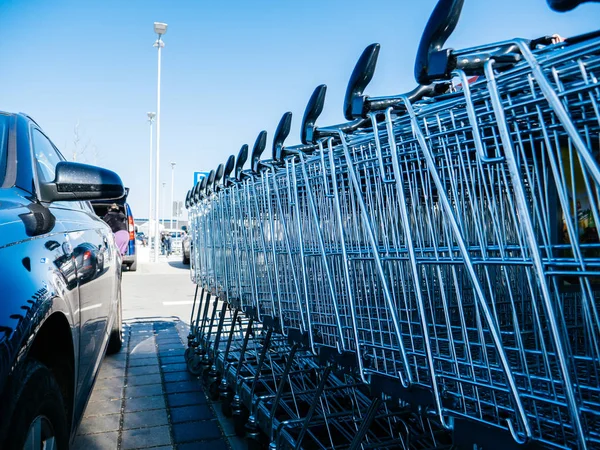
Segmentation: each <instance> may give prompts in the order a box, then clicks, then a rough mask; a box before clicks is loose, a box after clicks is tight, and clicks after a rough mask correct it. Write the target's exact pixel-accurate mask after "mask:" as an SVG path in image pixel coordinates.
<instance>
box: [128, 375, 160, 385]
mask: <svg viewBox="0 0 600 450" xmlns="http://www.w3.org/2000/svg"><path fill="white" fill-rule="evenodd" d="M161 381H162V380H161V379H160V374H159V373H152V374H150V375H133V376H128V377H127V386H140V385H143V384H155V383H160V382H161Z"/></svg>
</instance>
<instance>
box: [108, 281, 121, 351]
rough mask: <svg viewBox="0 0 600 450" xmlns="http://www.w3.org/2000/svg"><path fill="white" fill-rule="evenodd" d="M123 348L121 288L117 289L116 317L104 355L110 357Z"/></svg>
mask: <svg viewBox="0 0 600 450" xmlns="http://www.w3.org/2000/svg"><path fill="white" fill-rule="evenodd" d="M121 347H123V312H122V306H121V288H120V287H119V298H118V300H117V317H116V318H115V323H114V324H113V327H112V331H111V332H110V338H109V341H108V347H107V349H106V353H107V354H109V355H112V354H113V353H118V352H120V351H121Z"/></svg>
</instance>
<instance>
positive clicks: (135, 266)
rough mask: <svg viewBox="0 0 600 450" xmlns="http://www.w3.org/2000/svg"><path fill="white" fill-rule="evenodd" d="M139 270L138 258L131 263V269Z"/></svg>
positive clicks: (132, 270)
mask: <svg viewBox="0 0 600 450" xmlns="http://www.w3.org/2000/svg"><path fill="white" fill-rule="evenodd" d="M136 270H137V258H136V259H134V260H133V262H132V263H131V264H130V265H129V271H130V272H135V271H136Z"/></svg>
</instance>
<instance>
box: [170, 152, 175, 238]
mask: <svg viewBox="0 0 600 450" xmlns="http://www.w3.org/2000/svg"><path fill="white" fill-rule="evenodd" d="M174 184H175V163H174V162H172V163H171V218H170V220H169V226H170V227H171V228H173V208H174V207H173V186H174Z"/></svg>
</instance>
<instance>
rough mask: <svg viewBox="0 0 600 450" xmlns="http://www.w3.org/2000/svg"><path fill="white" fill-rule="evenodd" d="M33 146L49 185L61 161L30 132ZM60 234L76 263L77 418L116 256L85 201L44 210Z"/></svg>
mask: <svg viewBox="0 0 600 450" xmlns="http://www.w3.org/2000/svg"><path fill="white" fill-rule="evenodd" d="M32 144H33V151H34V158H35V161H36V164H37V170H36V171H37V176H38V180H39V182H48V181H52V180H54V169H55V167H56V164H57V163H58V162H59V161H61V160H64V158H63V157H62V155H61V154H60V152H59V151H58V150H57V149H56V148H55V147H54V145H53V144H52V143H51V141H50V140H49V139H48V138H47V137H46V136H45V135H44V134H43V133H42V132H41V131H40V130H39V129H37V128H35V127H33V128H32ZM49 209H50V210H51V211H52V213H53V214H54V216H56V218H57V221H60V223H61V224H62V226H63V227H64V229H65V236H66V238H67V246H66V247H67V249H68V251H69V252H70V255H71V257H72V258H73V261H74V263H75V268H76V273H77V284H78V290H79V309H78V312H77V313H78V315H79V324H80V326H79V358H78V381H77V388H76V392H77V395H76V398H78V399H80V401H79V403H80V404H76V405H75V412H76V414H78V413H79V412H80V410H81V409H82V408H83V407H85V401H86V399H87V395H79V394H80V393H81V391H82V390H88V389H91V386H92V384H93V381H94V378H95V374H96V372H97V370H98V368H99V365H100V363H101V360H102V357H103V355H104V350H105V348H106V344H107V342H108V335H109V328H108V325H109V317H114V311H113V308H114V305H115V300H116V289H117V277H118V276H119V272H118V267H117V266H118V264H117V255H116V251H115V246H114V243H113V238H112V235H111V234H110V230H109V229H108V227H107V226H106V225H105V224H104V222H103V221H102V220H100V219H99V218H98V217H97V216H96V215H95V214H93V212H92V211H91V209H90V208H89V207H88V206H87V204H86V203H84V202H54V203H52V204H51V205H50V206H49Z"/></svg>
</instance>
